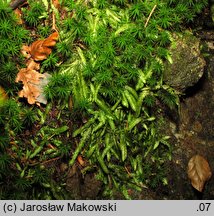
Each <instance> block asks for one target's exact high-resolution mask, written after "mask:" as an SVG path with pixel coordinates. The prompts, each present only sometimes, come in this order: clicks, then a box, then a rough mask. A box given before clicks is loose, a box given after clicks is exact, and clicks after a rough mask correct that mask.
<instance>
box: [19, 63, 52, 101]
mask: <svg viewBox="0 0 214 216" xmlns="http://www.w3.org/2000/svg"><path fill="white" fill-rule="evenodd" d="M27 66H28V67H27V68H22V69H20V70H19V73H18V74H17V77H16V82H22V83H23V89H22V90H21V91H20V92H19V93H18V95H19V97H25V98H27V101H28V103H29V104H35V103H36V104H37V105H39V104H40V103H43V104H47V99H46V97H45V95H44V87H45V86H46V85H47V84H48V82H49V78H50V77H51V75H50V74H48V73H45V74H40V73H39V72H37V70H39V67H40V66H39V64H38V63H36V62H34V61H33V60H32V59H31V60H29V61H28V62H27Z"/></svg>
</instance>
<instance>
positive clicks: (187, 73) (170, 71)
mask: <svg viewBox="0 0 214 216" xmlns="http://www.w3.org/2000/svg"><path fill="white" fill-rule="evenodd" d="M173 40H174V41H173V42H172V45H171V47H170V48H169V50H170V52H171V58H172V62H171V63H170V62H166V63H165V71H164V82H165V83H166V84H168V85H170V86H171V87H173V88H175V89H176V90H178V91H179V92H184V91H185V90H186V89H187V88H188V87H191V86H193V85H194V84H196V83H197V82H198V80H199V79H200V78H201V77H202V75H203V72H204V67H205V64H206V63H205V60H204V59H203V57H202V56H201V54H200V49H199V42H200V41H199V39H197V38H196V37H195V36H193V35H192V34H191V33H185V34H184V35H179V34H175V33H174V34H173Z"/></svg>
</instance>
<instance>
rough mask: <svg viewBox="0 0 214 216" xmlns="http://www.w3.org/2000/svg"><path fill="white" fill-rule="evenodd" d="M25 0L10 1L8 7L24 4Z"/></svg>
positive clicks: (13, 7) (14, 7)
mask: <svg viewBox="0 0 214 216" xmlns="http://www.w3.org/2000/svg"><path fill="white" fill-rule="evenodd" d="M26 1H27V0H15V1H12V2H11V3H10V7H11V8H12V9H13V10H15V9H16V8H18V7H19V6H20V5H22V4H24V3H25V2H26Z"/></svg>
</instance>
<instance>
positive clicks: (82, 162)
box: [77, 155, 85, 166]
mask: <svg viewBox="0 0 214 216" xmlns="http://www.w3.org/2000/svg"><path fill="white" fill-rule="evenodd" d="M77 161H78V163H79V164H80V165H81V166H85V161H84V160H83V158H82V156H81V155H78V157H77Z"/></svg>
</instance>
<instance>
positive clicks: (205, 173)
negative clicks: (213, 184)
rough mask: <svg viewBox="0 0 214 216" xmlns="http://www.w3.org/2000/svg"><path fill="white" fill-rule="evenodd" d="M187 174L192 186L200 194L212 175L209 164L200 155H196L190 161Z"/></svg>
mask: <svg viewBox="0 0 214 216" xmlns="http://www.w3.org/2000/svg"><path fill="white" fill-rule="evenodd" d="M187 173H188V177H189V179H190V180H191V184H192V186H193V187H194V188H195V189H196V190H198V191H200V192H202V191H203V188H204V184H205V183H206V182H207V181H208V180H209V179H210V177H211V175H212V172H211V169H210V166H209V163H208V162H207V160H206V159H205V158H204V157H202V156H200V155H195V156H193V157H192V158H191V159H190V160H189V163H188V170H187Z"/></svg>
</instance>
